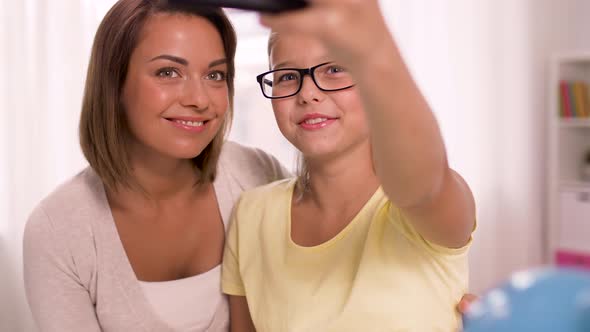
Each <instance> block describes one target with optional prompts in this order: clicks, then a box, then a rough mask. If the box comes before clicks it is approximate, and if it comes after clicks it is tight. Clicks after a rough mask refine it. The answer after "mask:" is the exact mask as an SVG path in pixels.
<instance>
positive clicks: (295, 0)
mask: <svg viewBox="0 0 590 332" xmlns="http://www.w3.org/2000/svg"><path fill="white" fill-rule="evenodd" d="M174 1H175V2H179V3H182V4H185V5H190V6H215V7H226V8H237V9H244V10H254V11H258V12H264V13H280V12H284V11H288V10H297V9H301V8H304V7H305V6H307V1H305V0H174Z"/></svg>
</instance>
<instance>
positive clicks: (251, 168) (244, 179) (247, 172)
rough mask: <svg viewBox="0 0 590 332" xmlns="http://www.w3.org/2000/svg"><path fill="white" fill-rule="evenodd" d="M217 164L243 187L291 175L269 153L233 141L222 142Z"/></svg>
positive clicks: (254, 185)
mask: <svg viewBox="0 0 590 332" xmlns="http://www.w3.org/2000/svg"><path fill="white" fill-rule="evenodd" d="M219 165H220V167H222V168H223V169H224V170H225V171H227V172H229V173H230V174H231V175H232V177H234V178H235V179H237V180H238V181H239V182H240V183H242V185H243V187H244V189H249V188H252V187H257V186H260V185H264V184H267V183H270V182H273V181H277V180H281V179H284V178H287V177H290V176H291V174H290V173H289V171H287V169H286V168H285V167H283V165H281V163H280V162H279V161H278V160H277V159H276V158H275V157H274V156H272V155H271V154H269V153H267V152H264V151H263V150H261V149H258V148H253V147H248V146H245V145H242V144H239V143H236V142H233V141H226V142H225V143H224V145H223V148H222V151H221V155H220V157H219Z"/></svg>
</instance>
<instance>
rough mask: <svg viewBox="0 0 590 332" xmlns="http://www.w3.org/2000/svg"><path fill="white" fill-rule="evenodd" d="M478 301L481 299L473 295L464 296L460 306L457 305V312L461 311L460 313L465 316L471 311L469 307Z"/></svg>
mask: <svg viewBox="0 0 590 332" xmlns="http://www.w3.org/2000/svg"><path fill="white" fill-rule="evenodd" d="M478 299H479V298H478V297H477V296H476V295H473V294H465V295H463V297H462V298H461V301H460V302H459V304H457V311H459V313H461V314H462V315H464V314H465V313H466V312H467V310H469V306H470V305H471V304H472V303H473V302H475V301H477V300H478Z"/></svg>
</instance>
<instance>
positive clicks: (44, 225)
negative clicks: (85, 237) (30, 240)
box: [25, 168, 106, 237]
mask: <svg viewBox="0 0 590 332" xmlns="http://www.w3.org/2000/svg"><path fill="white" fill-rule="evenodd" d="M105 200H106V199H105V198H104V189H103V187H102V182H101V181H100V178H99V177H98V175H96V173H95V172H94V171H93V170H92V169H91V168H86V169H84V170H82V171H81V172H80V173H78V174H77V175H75V176H73V177H72V178H70V179H69V180H67V181H65V182H64V183H62V184H61V185H59V186H58V187H57V188H56V189H55V190H54V191H53V192H51V193H50V194H49V195H48V196H46V197H45V198H44V199H42V200H41V201H40V202H39V203H38V204H37V206H36V207H35V208H34V209H33V211H32V213H31V214H30V216H29V220H28V221H27V226H26V230H25V232H28V233H31V232H35V231H41V230H45V231H48V230H51V231H52V233H54V234H61V235H63V236H68V235H72V236H73V237H76V236H79V235H80V232H79V231H80V230H82V229H84V230H90V229H91V225H90V223H91V221H93V220H96V219H97V218H98V217H99V216H100V215H101V213H104V204H105V203H106V201H105Z"/></svg>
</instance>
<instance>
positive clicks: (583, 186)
mask: <svg viewBox="0 0 590 332" xmlns="http://www.w3.org/2000/svg"><path fill="white" fill-rule="evenodd" d="M559 190H560V191H588V190H590V181H562V182H560V183H559Z"/></svg>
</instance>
